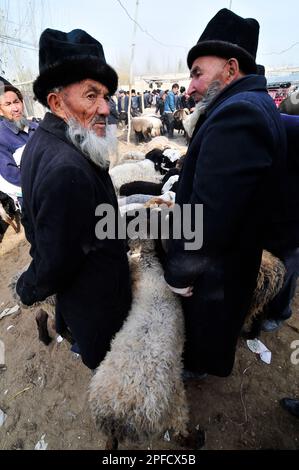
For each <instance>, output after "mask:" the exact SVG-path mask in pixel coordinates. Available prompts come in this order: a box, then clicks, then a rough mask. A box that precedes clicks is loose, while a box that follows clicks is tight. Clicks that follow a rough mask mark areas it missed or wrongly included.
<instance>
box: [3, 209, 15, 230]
mask: <svg viewBox="0 0 299 470" xmlns="http://www.w3.org/2000/svg"><path fill="white" fill-rule="evenodd" d="M0 217H2V219H3V220H4V222H6V223H7V224H8V225H11V226H12V228H13V229H14V231H15V232H17V226H16V224H15V223H14V221H13V220H12V218H11V217H10V216H9V215H8V214H7V212H6V210H5V209H4V207H3V206H2V204H1V203H0Z"/></svg>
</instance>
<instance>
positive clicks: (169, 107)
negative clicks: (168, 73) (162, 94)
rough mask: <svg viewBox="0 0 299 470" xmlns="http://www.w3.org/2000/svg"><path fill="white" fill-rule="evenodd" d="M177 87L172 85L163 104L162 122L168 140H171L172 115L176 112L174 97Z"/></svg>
mask: <svg viewBox="0 0 299 470" xmlns="http://www.w3.org/2000/svg"><path fill="white" fill-rule="evenodd" d="M178 91H179V85H178V84H177V83H174V84H173V85H172V87H171V91H169V92H168V93H167V96H166V99H165V102H164V113H163V120H164V123H165V126H166V128H167V133H168V138H169V139H173V130H174V127H173V124H174V123H173V113H174V112H175V110H176V103H175V101H176V100H175V97H176V95H177V94H178Z"/></svg>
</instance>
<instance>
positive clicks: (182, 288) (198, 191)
mask: <svg viewBox="0 0 299 470" xmlns="http://www.w3.org/2000/svg"><path fill="white" fill-rule="evenodd" d="M258 34H259V24H258V22H257V21H256V20H254V19H249V18H248V19H244V18H241V17H240V16H238V15H236V14H235V13H233V12H232V11H230V10H227V9H222V10H220V11H219V12H218V13H217V14H216V15H215V17H214V18H212V20H211V21H210V22H209V23H208V25H207V27H206V28H205V30H204V32H203V33H202V35H201V37H200V38H199V40H198V42H197V44H196V45H195V46H194V47H193V48H192V49H191V50H190V51H189V54H188V58H187V63H188V67H189V69H190V75H191V83H190V85H189V89H188V91H187V93H188V95H192V96H193V97H194V99H195V101H196V102H197V109H196V110H195V112H194V113H193V114H194V117H193V118H192V119H195V122H194V123H193V124H194V131H193V134H192V139H191V142H190V145H189V149H188V153H187V155H186V158H185V163H184V166H183V169H182V172H181V176H180V180H179V184H178V190H177V196H176V203H177V204H178V205H179V206H180V207H181V209H182V210H183V205H184V204H189V205H190V206H191V210H192V211H193V213H191V216H192V220H196V219H195V216H194V211H195V207H196V205H197V204H202V205H203V227H202V230H203V245H202V248H201V249H198V250H196V251H192V250H187V249H186V246H185V240H184V239H181V240H171V241H170V243H169V251H168V259H167V264H166V270H165V278H166V281H167V282H168V284H169V285H170V287H171V289H172V290H173V291H175V292H178V293H181V294H182V295H183V307H184V315H185V335H186V342H185V349H184V365H185V368H186V369H188V370H189V371H191V372H193V373H197V374H202V373H209V374H213V375H217V376H227V375H229V374H230V373H231V371H232V368H233V364H234V358H235V350H236V344H237V340H238V336H239V333H240V330H241V328H242V325H243V322H244V319H245V316H246V314H247V312H248V309H249V306H250V302H251V298H252V294H253V291H254V288H255V285H256V279H257V275H258V271H259V266H260V262H261V254H262V249H263V245H264V240H265V236H266V229H267V228H269V227H270V226H271V214H272V212H273V208H274V207H276V209H277V207H278V205H279V204H280V203H281V201H279V200H278V195H279V194H280V193H281V187H282V185H283V180H282V175H283V172H284V169H285V148H286V136H285V130H284V127H283V125H282V123H281V119H280V115H279V113H278V111H277V109H276V107H275V104H274V103H273V100H272V99H271V97H270V96H269V95H268V93H267V89H266V80H265V78H264V77H260V76H257V75H256V62H255V56H256V50H257V45H258ZM194 229H195V230H198V229H200V227H195V226H194Z"/></svg>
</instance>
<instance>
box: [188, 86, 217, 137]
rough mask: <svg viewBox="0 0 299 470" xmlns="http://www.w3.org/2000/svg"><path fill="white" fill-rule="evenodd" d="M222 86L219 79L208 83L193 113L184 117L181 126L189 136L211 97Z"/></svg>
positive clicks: (212, 97)
mask: <svg viewBox="0 0 299 470" xmlns="http://www.w3.org/2000/svg"><path fill="white" fill-rule="evenodd" d="M222 88H223V87H222V86H221V83H220V82H219V80H215V81H214V82H212V83H211V84H210V85H209V87H208V89H207V91H206V94H205V96H204V97H203V99H202V100H201V101H199V102H198V103H196V106H195V109H194V111H193V113H191V114H190V115H189V116H187V117H186V119H184V121H183V126H184V129H185V131H186V132H187V135H188V137H189V138H191V137H192V134H193V132H194V129H195V126H196V123H197V121H198V119H199V116H201V115H202V114H204V113H205V112H206V109H207V107H208V106H209V104H210V103H211V102H212V101H213V99H214V98H215V97H216V96H217V95H218V94H219V93H220V91H221V90H222Z"/></svg>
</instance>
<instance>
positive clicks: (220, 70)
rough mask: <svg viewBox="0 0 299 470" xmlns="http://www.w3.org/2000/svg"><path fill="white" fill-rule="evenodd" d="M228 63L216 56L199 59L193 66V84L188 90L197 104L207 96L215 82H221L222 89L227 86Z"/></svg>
mask: <svg viewBox="0 0 299 470" xmlns="http://www.w3.org/2000/svg"><path fill="white" fill-rule="evenodd" d="M228 66H229V65H228V61H227V60H226V59H222V58H220V57H215V56H203V57H198V58H197V59H196V60H195V61H194V62H193V64H192V67H191V71H190V78H191V82H190V85H189V88H188V90H187V94H188V95H192V96H193V98H194V100H195V101H196V103H198V102H199V101H201V100H202V99H203V97H204V96H205V94H206V92H207V90H208V87H209V86H210V85H211V83H212V82H214V81H216V80H217V81H219V82H220V85H221V88H224V86H225V85H226V84H227V76H228V71H227V70H226V68H228Z"/></svg>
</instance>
